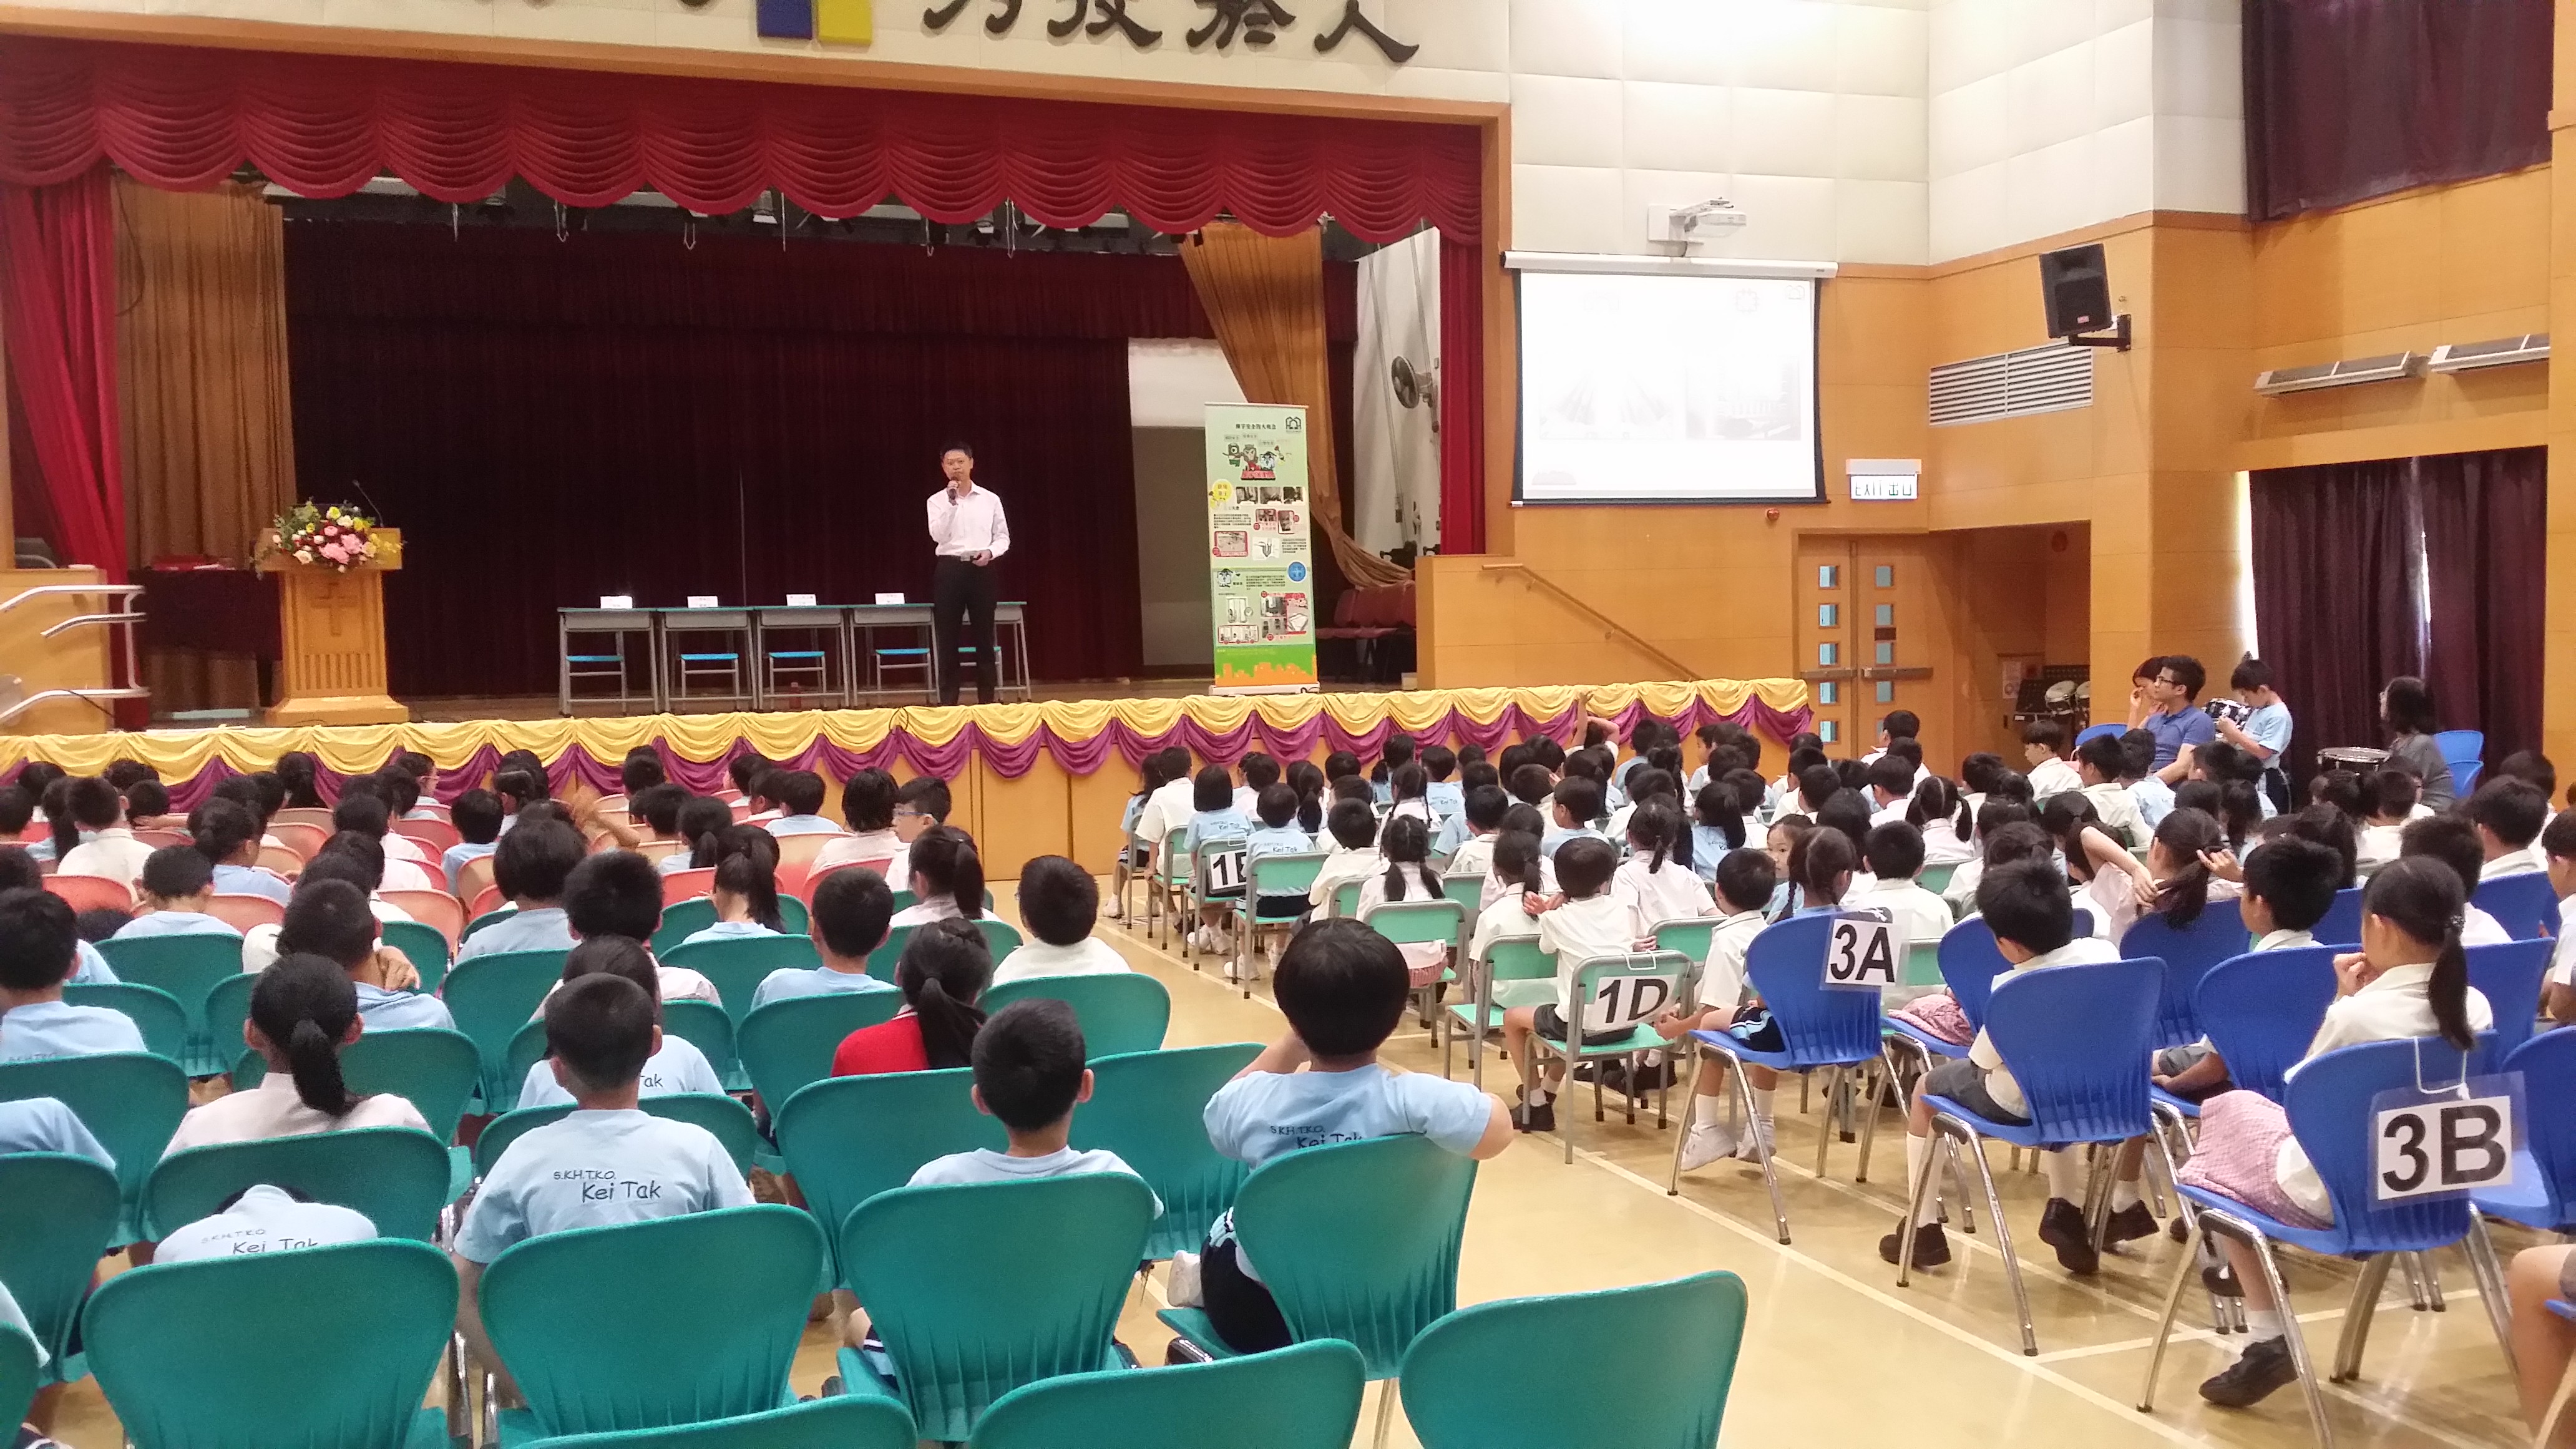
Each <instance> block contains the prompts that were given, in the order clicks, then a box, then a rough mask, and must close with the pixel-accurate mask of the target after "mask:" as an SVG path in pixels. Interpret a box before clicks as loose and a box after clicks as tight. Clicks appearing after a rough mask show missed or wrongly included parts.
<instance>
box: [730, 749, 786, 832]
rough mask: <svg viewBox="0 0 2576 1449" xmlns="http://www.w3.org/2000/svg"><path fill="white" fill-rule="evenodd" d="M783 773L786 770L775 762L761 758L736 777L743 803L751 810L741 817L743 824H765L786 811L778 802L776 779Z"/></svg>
mask: <svg viewBox="0 0 2576 1449" xmlns="http://www.w3.org/2000/svg"><path fill="white" fill-rule="evenodd" d="M785 774H786V771H784V770H781V769H780V768H779V767H778V766H777V765H776V764H774V763H772V762H770V761H768V760H762V761H760V763H759V765H758V766H757V767H755V768H748V769H746V770H745V771H744V773H743V774H741V775H740V776H738V777H736V778H737V779H738V780H739V781H740V786H739V788H740V789H741V790H742V800H743V804H744V805H745V806H746V807H748V808H749V810H750V812H751V813H750V814H748V815H745V816H743V817H742V823H743V824H745V825H757V826H765V825H767V824H769V822H771V821H773V820H776V819H778V818H779V817H780V816H782V815H784V814H786V813H787V812H786V811H785V810H784V809H783V808H781V807H780V805H779V803H778V781H779V779H780V777H781V776H783V775H785Z"/></svg>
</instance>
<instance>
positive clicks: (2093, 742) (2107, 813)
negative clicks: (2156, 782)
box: [2075, 735, 2154, 850]
mask: <svg viewBox="0 0 2576 1449" xmlns="http://www.w3.org/2000/svg"><path fill="white" fill-rule="evenodd" d="M2148 742H2149V744H2151V745H2152V744H2153V743H2154V737H2153V736H2149V737H2148ZM2128 762H2129V752H2128V750H2127V748H2126V747H2125V746H2123V745H2122V744H2121V743H2120V738H2119V736H2117V735H2095V736H2094V737H2093V738H2091V739H2089V740H2086V741H2085V742H2084V743H2082V744H2080V745H2077V746H2076V747H2075V777H2076V778H2077V779H2079V780H2082V781H2083V782H2084V787H2083V788H2084V798H2085V799H2087V800H2090V801H2092V802H2093V813H2094V814H2095V815H2097V816H2099V817H2101V820H2102V828H2103V829H2105V830H2108V831H2110V832H2111V833H2112V834H2113V835H2115V836H2117V837H2119V841H2120V843H2121V844H2122V845H2125V846H2127V847H2129V848H2130V849H2131V850H2143V849H2145V848H2146V845H2147V842H2148V840H2149V839H2150V838H2151V837H2152V836H2153V835H2154V829H2153V827H2151V826H2149V825H2148V824H2147V821H2146V817H2145V816H2144V815H2142V814H2140V813H2139V812H2138V801H2137V797H2135V796H2134V795H2131V794H2130V793H2129V787H2128V786H2126V785H2124V784H2122V783H2121V772H2122V771H2123V770H2125V769H2127V768H2128Z"/></svg>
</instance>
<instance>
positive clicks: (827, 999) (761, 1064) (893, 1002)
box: [734, 991, 903, 1111]
mask: <svg viewBox="0 0 2576 1449" xmlns="http://www.w3.org/2000/svg"><path fill="white" fill-rule="evenodd" d="M901 1010H903V993H902V992H899V991H835V992H831V993H828V994H826V995H822V996H791V997H788V998H787V999H785V1000H783V1001H773V1002H771V1003H769V1004H768V1005H767V1006H763V1007H760V1008H759V1009H757V1010H755V1011H753V1012H752V1013H751V1014H750V1015H749V1016H746V1017H744V1018H743V1019H742V1025H741V1026H740V1027H739V1028H737V1029H736V1030H735V1032H734V1051H735V1053H736V1054H737V1055H739V1056H740V1057H741V1058H742V1070H743V1075H745V1076H747V1077H749V1078H751V1089H752V1090H753V1091H755V1092H758V1093H759V1094H760V1100H762V1101H763V1102H766V1103H768V1104H770V1107H771V1109H772V1111H775V1110H776V1109H777V1108H778V1107H780V1106H782V1105H784V1104H785V1103H786V1101H787V1099H788V1098H790V1097H793V1096H795V1095H796V1093H797V1090H798V1089H799V1088H802V1087H804V1086H807V1085H809V1084H811V1083H814V1082H819V1081H821V1080H823V1079H824V1078H825V1077H828V1076H830V1075H832V1053H834V1052H836V1051H838V1050H840V1046H841V1040H842V1038H844V1037H846V1036H848V1035H849V1034H850V1033H851V1032H854V1031H857V1030H859V1029H860V1028H862V1027H870V1026H876V1025H878V1024H879V1023H881V1022H888V1021H892V1020H894V1014H895V1013H896V1012H898V1011H901Z"/></svg>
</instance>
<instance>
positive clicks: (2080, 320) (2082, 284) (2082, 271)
mask: <svg viewBox="0 0 2576 1449" xmlns="http://www.w3.org/2000/svg"><path fill="white" fill-rule="evenodd" d="M2039 293H2040V300H2041V302H2042V303H2043V304H2044V305H2045V306H2046V307H2047V308H2048V335H2049V336H2051V337H2073V336H2075V335H2077V334H2078V333H2084V332H2099V331H2101V330H2102V329H2103V328H2105V327H2108V326H2110V325H2111V277H2110V272H2109V270H2108V268H2107V266H2106V264H2105V263H2104V262H2103V260H2102V248H2101V247H2100V246H2099V245H2098V244H2097V245H2094V246H2087V247H2068V248H2067V249H2066V250H2064V251H2062V252H2042V253H2041V254H2040V258H2039Z"/></svg>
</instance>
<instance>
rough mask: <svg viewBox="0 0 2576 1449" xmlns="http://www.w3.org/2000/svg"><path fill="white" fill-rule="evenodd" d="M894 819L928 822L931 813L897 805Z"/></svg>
mask: <svg viewBox="0 0 2576 1449" xmlns="http://www.w3.org/2000/svg"><path fill="white" fill-rule="evenodd" d="M894 818H895V819H897V820H927V819H929V818H930V812H929V811H927V810H915V809H913V808H912V807H911V806H909V805H897V806H896V807H894Z"/></svg>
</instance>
